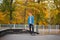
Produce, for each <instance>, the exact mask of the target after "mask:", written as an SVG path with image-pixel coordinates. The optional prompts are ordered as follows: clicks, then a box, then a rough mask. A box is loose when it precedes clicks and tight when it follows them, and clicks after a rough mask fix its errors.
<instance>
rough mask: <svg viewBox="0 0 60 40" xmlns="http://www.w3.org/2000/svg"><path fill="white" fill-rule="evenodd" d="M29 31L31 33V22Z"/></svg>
mask: <svg viewBox="0 0 60 40" xmlns="http://www.w3.org/2000/svg"><path fill="white" fill-rule="evenodd" d="M29 32H30V33H31V24H29Z"/></svg>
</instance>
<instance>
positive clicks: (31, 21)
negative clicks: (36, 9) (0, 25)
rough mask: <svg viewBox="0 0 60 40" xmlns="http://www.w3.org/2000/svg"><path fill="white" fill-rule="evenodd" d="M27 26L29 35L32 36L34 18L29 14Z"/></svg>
mask: <svg viewBox="0 0 60 40" xmlns="http://www.w3.org/2000/svg"><path fill="white" fill-rule="evenodd" d="M28 24H29V32H30V33H31V34H34V16H33V15H32V13H31V12H30V13H29V17H28Z"/></svg>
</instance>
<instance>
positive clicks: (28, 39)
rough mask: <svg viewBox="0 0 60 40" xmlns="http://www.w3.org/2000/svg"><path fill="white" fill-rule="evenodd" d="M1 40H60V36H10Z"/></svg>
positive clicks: (0, 39)
mask: <svg viewBox="0 0 60 40" xmlns="http://www.w3.org/2000/svg"><path fill="white" fill-rule="evenodd" d="M0 40H60V35H40V34H39V35H35V36H32V35H30V34H8V35H5V36H4V37H1V38H0Z"/></svg>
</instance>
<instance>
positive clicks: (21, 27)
mask: <svg viewBox="0 0 60 40" xmlns="http://www.w3.org/2000/svg"><path fill="white" fill-rule="evenodd" d="M1 28H6V29H28V28H29V27H28V25H24V24H0V30H1ZM34 28H35V31H36V32H39V29H42V30H43V31H44V29H48V31H50V32H51V29H55V30H58V29H59V25H46V26H45V25H34Z"/></svg>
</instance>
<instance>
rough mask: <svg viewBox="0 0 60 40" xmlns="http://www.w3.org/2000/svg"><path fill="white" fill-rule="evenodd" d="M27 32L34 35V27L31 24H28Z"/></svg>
mask: <svg viewBox="0 0 60 40" xmlns="http://www.w3.org/2000/svg"><path fill="white" fill-rule="evenodd" d="M29 31H30V33H34V25H33V24H29Z"/></svg>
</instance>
